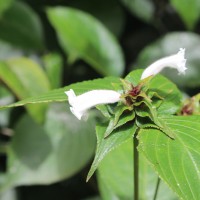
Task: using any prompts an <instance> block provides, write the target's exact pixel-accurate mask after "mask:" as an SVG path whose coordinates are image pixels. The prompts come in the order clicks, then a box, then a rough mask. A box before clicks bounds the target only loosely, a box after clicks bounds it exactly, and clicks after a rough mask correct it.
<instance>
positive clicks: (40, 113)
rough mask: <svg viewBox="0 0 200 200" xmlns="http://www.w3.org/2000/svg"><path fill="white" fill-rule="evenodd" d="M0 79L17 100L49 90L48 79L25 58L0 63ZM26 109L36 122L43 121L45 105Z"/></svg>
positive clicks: (37, 67)
mask: <svg viewBox="0 0 200 200" xmlns="http://www.w3.org/2000/svg"><path fill="white" fill-rule="evenodd" d="M0 79H1V80H2V81H3V82H4V83H5V84H6V85H7V86H8V87H9V88H10V90H12V92H13V93H14V94H15V95H16V96H17V98H18V99H24V98H27V97H30V96H36V95H39V94H42V93H44V92H47V91H48V90H49V88H50V86H49V82H48V79H47V77H46V75H45V74H44V72H43V71H42V69H41V68H40V66H38V65H37V64H36V63H35V62H33V61H32V60H29V59H26V58H17V59H10V60H8V61H5V62H1V63H0ZM27 109H28V111H29V112H30V114H31V115H32V116H33V117H34V118H35V119H36V120H38V121H42V120H43V118H44V114H45V109H46V105H37V106H33V105H31V106H30V105H27Z"/></svg>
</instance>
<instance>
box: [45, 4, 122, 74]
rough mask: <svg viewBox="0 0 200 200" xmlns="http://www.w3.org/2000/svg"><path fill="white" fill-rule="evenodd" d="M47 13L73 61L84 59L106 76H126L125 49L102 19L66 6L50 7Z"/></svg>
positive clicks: (62, 44)
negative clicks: (123, 50)
mask: <svg viewBox="0 0 200 200" xmlns="http://www.w3.org/2000/svg"><path fill="white" fill-rule="evenodd" d="M47 14H48V18H49V20H50V22H51V24H52V25H53V27H54V28H55V30H56V32H57V34H58V37H59V41H60V44H61V46H62V47H63V49H64V50H65V52H66V53H67V54H69V60H70V61H74V60H75V59H77V58H81V59H83V60H85V61H86V62H88V63H89V64H90V65H91V66H92V67H94V68H95V69H96V70H97V71H98V72H99V73H101V74H103V75H115V76H120V75H122V72H123V70H124V58H123V55H122V50H121V48H120V46H119V44H118V42H117V41H116V39H115V38H114V37H113V35H112V34H111V33H110V32H109V31H108V30H107V29H106V28H105V27H104V26H103V25H102V24H101V23H100V22H99V21H98V20H96V19H95V18H93V17H92V16H91V15H89V14H87V13H84V12H82V11H79V10H76V9H72V8H66V7H56V8H49V9H48V10H47ZM80 30H81V32H80Z"/></svg>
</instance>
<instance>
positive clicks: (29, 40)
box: [0, 1, 43, 49]
mask: <svg viewBox="0 0 200 200" xmlns="http://www.w3.org/2000/svg"><path fill="white" fill-rule="evenodd" d="M5 2H7V1H5ZM0 27H1V29H0V38H1V39H2V40H5V41H8V42H10V43H11V44H13V45H16V46H19V47H22V48H25V49H41V48H42V47H43V35H42V27H41V23H40V20H39V18H38V16H37V14H36V13H35V12H34V11H33V10H32V9H31V8H30V7H29V6H28V5H26V4H25V3H23V2H21V1H15V2H14V3H13V4H12V6H11V7H10V8H9V9H8V10H7V11H6V12H5V13H4V15H3V17H2V18H1V19H0Z"/></svg>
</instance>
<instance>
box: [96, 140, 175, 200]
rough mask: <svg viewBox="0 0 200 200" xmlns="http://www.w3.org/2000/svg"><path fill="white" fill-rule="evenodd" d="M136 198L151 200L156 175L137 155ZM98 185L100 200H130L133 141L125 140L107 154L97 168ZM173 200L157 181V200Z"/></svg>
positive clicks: (169, 192)
mask: <svg viewBox="0 0 200 200" xmlns="http://www.w3.org/2000/svg"><path fill="white" fill-rule="evenodd" d="M139 159H140V160H139V162H140V163H139V166H140V170H139V181H140V185H139V189H140V199H142V200H150V199H153V196H154V192H155V188H156V182H157V175H156V174H155V172H154V171H153V170H152V169H151V167H150V166H149V165H148V163H147V162H146V159H145V158H144V156H143V155H139ZM97 178H98V185H99V187H100V193H101V196H102V199H104V200H110V199H116V200H132V199H133V140H132V139H129V140H127V141H126V142H125V143H123V144H122V145H120V146H119V147H117V148H115V149H114V150H113V151H112V152H110V153H109V154H108V155H107V156H106V157H105V158H104V159H103V161H102V162H101V164H100V165H99V167H98V176H97ZM169 199H170V200H175V199H176V200H177V198H175V195H174V194H173V193H172V192H171V191H170V190H169V188H168V187H167V186H166V185H165V184H164V183H163V182H162V181H161V183H160V187H159V190H158V196H157V200H169Z"/></svg>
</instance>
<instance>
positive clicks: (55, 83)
mask: <svg viewBox="0 0 200 200" xmlns="http://www.w3.org/2000/svg"><path fill="white" fill-rule="evenodd" d="M43 63H44V67H45V69H46V72H47V76H48V78H49V81H50V83H51V88H52V89H54V88H59V87H60V86H61V80H62V68H63V60H62V58H61V56H60V55H59V54H57V53H50V54H47V55H45V56H44V57H43Z"/></svg>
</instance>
